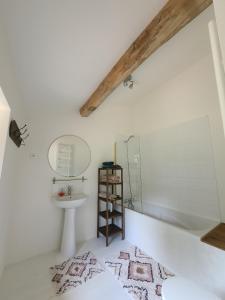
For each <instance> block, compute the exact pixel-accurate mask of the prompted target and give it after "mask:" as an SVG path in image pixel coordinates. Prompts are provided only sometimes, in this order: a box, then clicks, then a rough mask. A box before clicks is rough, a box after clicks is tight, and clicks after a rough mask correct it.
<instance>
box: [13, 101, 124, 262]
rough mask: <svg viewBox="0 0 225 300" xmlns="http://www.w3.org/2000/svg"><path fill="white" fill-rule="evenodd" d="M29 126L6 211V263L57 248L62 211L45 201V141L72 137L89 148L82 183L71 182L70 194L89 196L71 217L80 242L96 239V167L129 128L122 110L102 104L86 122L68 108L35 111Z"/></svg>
mask: <svg viewBox="0 0 225 300" xmlns="http://www.w3.org/2000/svg"><path fill="white" fill-rule="evenodd" d="M30 123H31V125H32V130H31V137H30V143H29V145H28V147H26V159H27V162H26V164H25V165H24V166H23V169H22V170H21V176H20V177H19V178H18V190H17V197H15V203H14V210H13V212H12V221H11V222H12V224H11V228H10V236H9V247H8V253H7V262H8V263H14V262H17V261H21V260H23V259H26V258H28V257H31V256H35V255H39V254H41V253H45V252H49V251H52V250H55V249H57V248H58V247H59V243H60V238H61V229H62V210H61V209H59V208H56V207H55V206H54V204H53V203H52V201H51V194H52V192H55V189H57V187H59V186H58V185H54V187H53V185H52V182H51V180H52V178H53V177H54V176H56V177H58V176H57V174H55V173H53V171H52V170H51V168H50V166H49V164H48V159H47V155H48V148H49V146H50V144H51V142H52V141H53V140H54V139H55V138H56V137H58V136H61V135H63V134H74V135H77V136H80V137H81V138H83V139H84V140H85V141H86V142H87V143H88V144H89V146H90V149H91V164H90V166H89V168H88V170H87V171H86V172H85V173H84V174H83V175H84V176H85V177H87V178H88V180H87V181H85V182H84V183H81V182H76V183H75V184H74V189H75V190H76V191H83V192H85V193H86V194H87V195H89V199H88V201H87V202H86V204H85V205H84V206H83V207H81V208H79V212H78V213H77V240H78V242H79V241H85V240H88V239H90V238H93V237H95V236H96V221H97V217H96V211H97V168H98V166H99V165H100V163H101V162H102V161H105V160H112V158H113V149H114V142H115V140H116V136H117V135H118V134H120V133H121V134H122V133H125V134H126V133H127V132H128V130H129V127H130V125H129V114H128V109H127V108H124V107H120V106H116V107H115V106H113V107H112V106H110V107H108V106H107V105H103V107H102V108H100V109H99V110H98V111H96V112H95V113H94V114H92V115H91V116H90V117H89V118H81V117H80V115H79V113H78V112H75V110H73V109H71V110H70V111H66V112H63V111H62V112H61V113H58V114H57V113H53V112H49V111H48V112H45V111H43V110H40V111H35V112H33V114H32V115H31V121H30ZM32 154H34V156H35V157H32V156H33V155H32ZM66 185H67V184H64V186H66ZM60 186H62V185H60Z"/></svg>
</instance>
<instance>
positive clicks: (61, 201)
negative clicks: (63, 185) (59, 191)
mask: <svg viewBox="0 0 225 300" xmlns="http://www.w3.org/2000/svg"><path fill="white" fill-rule="evenodd" d="M53 200H54V202H55V205H56V206H57V207H60V208H77V207H80V206H81V205H82V204H84V202H85V201H86V200H87V196H86V195H85V194H82V193H79V194H74V195H71V196H64V197H59V196H56V197H54V198H53Z"/></svg>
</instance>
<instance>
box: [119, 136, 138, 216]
mask: <svg viewBox="0 0 225 300" xmlns="http://www.w3.org/2000/svg"><path fill="white" fill-rule="evenodd" d="M116 163H117V164H119V165H120V166H121V167H122V168H123V172H124V206H125V207H127V208H129V209H132V210H135V211H138V212H142V180H141V152H140V138H139V137H138V136H135V135H130V136H129V137H125V138H120V139H118V140H117V142H116Z"/></svg>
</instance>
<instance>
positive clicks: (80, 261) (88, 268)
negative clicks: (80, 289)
mask: <svg viewBox="0 0 225 300" xmlns="http://www.w3.org/2000/svg"><path fill="white" fill-rule="evenodd" d="M50 270H51V273H52V282H53V284H54V286H55V289H56V295H62V294H64V293H66V292H68V291H70V290H71V289H73V288H76V287H77V286H79V285H81V284H83V283H85V282H86V281H87V280H89V279H91V278H93V277H95V276H96V275H98V274H100V273H102V272H103V271H104V269H103V268H102V267H101V266H100V264H99V263H98V262H97V259H96V258H95V256H94V255H93V254H92V253H91V252H90V251H89V252H86V253H83V254H81V255H79V256H76V257H72V258H70V259H68V260H67V261H64V262H63V263H62V264H60V265H56V266H54V267H51V268H50Z"/></svg>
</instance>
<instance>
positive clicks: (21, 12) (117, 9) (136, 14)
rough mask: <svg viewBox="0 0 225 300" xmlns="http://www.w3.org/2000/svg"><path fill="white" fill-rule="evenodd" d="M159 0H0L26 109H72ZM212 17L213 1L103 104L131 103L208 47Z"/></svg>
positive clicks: (159, 4)
mask: <svg viewBox="0 0 225 300" xmlns="http://www.w3.org/2000/svg"><path fill="white" fill-rule="evenodd" d="M165 2H166V1H165V0H151V1H149V0H138V1H137V0H123V1H121V0H63V1H62V0H0V17H1V21H2V24H3V28H4V30H5V33H6V36H7V39H8V43H9V49H10V55H11V58H12V62H13V65H14V68H15V74H16V77H17V80H18V84H19V86H20V90H21V94H22V97H23V100H24V101H25V104H26V105H27V107H28V109H29V110H30V111H37V110H41V111H43V109H44V111H48V110H51V111H52V110H57V111H60V110H65V111H69V110H70V111H71V110H77V111H78V110H79V108H80V106H81V105H82V104H83V103H84V102H85V101H86V99H87V98H88V96H90V94H91V93H92V92H93V91H94V90H95V88H96V87H97V85H98V84H99V83H100V82H101V81H102V79H103V78H104V77H105V75H106V74H107V73H108V71H109V70H110V69H111V68H112V66H113V65H114V64H115V62H116V61H117V60H118V58H119V57H120V56H121V55H122V54H123V53H124V51H125V50H126V49H127V48H128V47H129V45H130V44H131V43H132V42H133V41H134V40H135V38H136V37H137V36H138V35H139V34H140V33H141V32H142V30H143V29H144V28H145V26H146V25H147V24H148V23H149V22H150V21H151V19H152V18H153V17H154V16H155V15H156V14H157V12H158V11H159V10H160V9H161V8H162V7H163V5H164V4H165ZM212 17H213V10H212V7H211V8H209V9H208V10H206V11H205V12H204V13H203V14H202V15H200V16H199V17H198V18H197V19H195V20H194V21H193V22H191V23H190V24H189V25H188V26H187V27H185V28H184V29H183V30H182V31H181V32H180V33H178V34H177V35H176V36H175V37H174V38H173V39H171V40H170V41H169V42H168V43H167V44H166V45H165V46H163V47H162V48H161V49H160V50H158V51H157V52H156V53H155V54H154V55H153V56H152V57H150V58H149V60H147V61H146V62H145V63H144V64H143V65H142V66H141V67H140V68H139V69H138V70H137V71H136V72H135V73H134V77H135V80H136V81H137V86H136V88H135V89H134V90H132V91H129V90H127V89H123V88H122V87H120V88H118V89H117V90H116V91H115V92H114V93H113V94H112V95H111V96H110V97H109V98H110V99H108V100H107V101H106V102H105V103H104V105H108V104H109V102H110V101H111V100H113V101H111V105H113V104H115V103H116V104H121V105H130V103H131V101H132V100H135V99H138V98H140V97H141V96H142V95H144V94H145V93H146V92H148V91H149V90H150V89H152V88H154V87H156V86H158V85H159V84H162V83H163V82H164V81H166V80H168V79H169V78H170V77H171V76H174V75H176V74H177V73H179V72H181V71H182V69H183V68H186V67H188V66H189V65H190V64H192V63H193V62H194V61H196V60H198V59H200V58H201V57H202V56H204V55H206V54H207V53H209V40H208V31H207V23H208V21H209V20H210V19H211V18H212ZM104 105H103V106H104ZM96 113H97V112H96Z"/></svg>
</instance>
